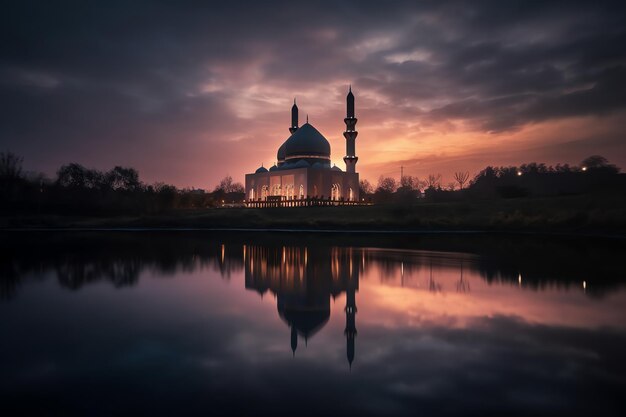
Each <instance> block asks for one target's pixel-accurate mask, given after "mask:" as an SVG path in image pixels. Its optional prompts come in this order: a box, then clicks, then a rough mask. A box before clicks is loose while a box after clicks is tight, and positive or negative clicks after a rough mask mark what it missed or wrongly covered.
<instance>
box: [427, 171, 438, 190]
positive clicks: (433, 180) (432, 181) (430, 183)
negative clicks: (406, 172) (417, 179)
mask: <svg viewBox="0 0 626 417" xmlns="http://www.w3.org/2000/svg"><path fill="white" fill-rule="evenodd" d="M426 186H427V187H428V188H441V174H437V175H434V174H429V175H428V177H427V178H426Z"/></svg>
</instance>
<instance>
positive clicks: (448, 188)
mask: <svg viewBox="0 0 626 417" xmlns="http://www.w3.org/2000/svg"><path fill="white" fill-rule="evenodd" d="M455 189H456V183H455V182H449V183H448V185H447V186H446V191H454V190H455Z"/></svg>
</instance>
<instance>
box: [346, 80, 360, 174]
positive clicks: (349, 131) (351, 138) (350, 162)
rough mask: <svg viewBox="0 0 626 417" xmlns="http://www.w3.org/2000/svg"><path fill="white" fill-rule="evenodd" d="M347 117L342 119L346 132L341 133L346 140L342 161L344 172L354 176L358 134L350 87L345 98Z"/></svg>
mask: <svg viewBox="0 0 626 417" xmlns="http://www.w3.org/2000/svg"><path fill="white" fill-rule="evenodd" d="M346 104H347V115H346V118H345V119H343V121H344V123H345V124H346V131H345V132H343V137H344V138H346V156H344V157H343V161H344V162H345V163H346V172H349V173H352V174H354V173H355V172H356V163H357V161H358V160H359V158H358V157H357V156H356V150H355V144H354V142H355V140H356V136H357V135H358V134H359V133H358V132H357V131H356V122H357V118H356V117H354V95H353V94H352V86H350V91H349V92H348V97H346Z"/></svg>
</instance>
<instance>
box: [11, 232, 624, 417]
mask: <svg viewBox="0 0 626 417" xmlns="http://www.w3.org/2000/svg"><path fill="white" fill-rule="evenodd" d="M0 249H1V250H0V272H1V276H0V288H1V290H0V291H1V294H2V300H1V302H0V313H1V314H0V338H2V340H5V341H6V340H8V341H10V343H0V369H2V374H0V400H1V401H0V413H2V414H3V415H20V414H23V415H28V414H34V415H38V414H50V415H124V414H141V413H142V412H143V414H145V413H146V407H151V408H150V409H149V410H148V411H149V412H150V414H152V415H182V414H191V415H200V414H218V415H246V414H252V413H256V414H267V415H280V414H282V415H334V414H341V415H346V414H348V415H354V414H358V415H376V414H395V415H414V414H415V413H416V410H419V411H422V412H424V413H425V414H428V415H436V414H439V415H441V414H459V413H469V414H475V415H502V414H507V415H510V414H518V415H537V414H548V415H554V414H561V415H565V414H568V415H569V414H574V415H576V414H578V415H589V414H600V415H620V414H623V413H620V412H621V411H622V410H624V403H623V400H622V398H623V397H622V396H621V391H620V390H621V387H622V386H623V383H625V382H626V368H625V367H624V362H623V351H624V349H626V324H625V323H626V320H625V319H626V317H625V313H624V309H623V306H624V304H625V303H626V291H625V289H624V284H625V282H626V265H625V264H624V263H623V262H622V261H621V259H622V258H621V257H622V253H623V249H624V247H623V245H621V244H619V243H618V244H616V243H615V242H614V241H606V242H605V241H594V242H585V241H578V240H577V241H567V240H562V239H557V238H555V239H541V240H537V239H534V240H533V239H526V238H519V237H516V238H514V239H512V238H506V237H490V236H483V237H472V236H469V237H443V238H441V237H426V236H424V237H415V236H412V237H405V238H398V237H394V238H387V237H380V236H376V237H374V238H371V237H368V236H359V237H358V238H356V239H355V238H343V237H341V236H292V235H282V234H278V235H271V234H265V235H234V234H230V235H212V234H203V233H199V234H191V233H180V234H175V233H174V234H173V233H164V234H152V233H151V234H145V235H144V234H137V233H135V234H133V233H131V234H127V233H114V234H104V235H103V234H69V235H68V234H65V235H64V234H57V233H55V234H34V235H29V236H22V235H18V236H11V238H10V239H4V240H2V241H1V242H0ZM357 298H358V299H357ZM357 306H358V309H357ZM357 319H358V323H357ZM307 344H308V347H307ZM581 392H584V393H585V395H584V396H581V395H579V394H580V393H581ZM102 393H107V396H108V397H109V398H115V399H116V400H115V401H112V402H108V403H105V404H103V402H102V401H101V398H102ZM242 393H245V397H244V398H245V401H242V395H243V394H242ZM37 407H39V408H37ZM15 409H17V410H18V411H19V412H15ZM42 410H44V411H45V412H41V411H42Z"/></svg>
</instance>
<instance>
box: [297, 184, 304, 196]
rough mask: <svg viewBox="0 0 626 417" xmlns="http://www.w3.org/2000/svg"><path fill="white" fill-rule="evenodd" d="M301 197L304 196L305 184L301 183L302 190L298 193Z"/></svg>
mask: <svg viewBox="0 0 626 417" xmlns="http://www.w3.org/2000/svg"><path fill="white" fill-rule="evenodd" d="M298 195H299V196H300V198H304V185H302V184H300V192H299V193H298Z"/></svg>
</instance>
